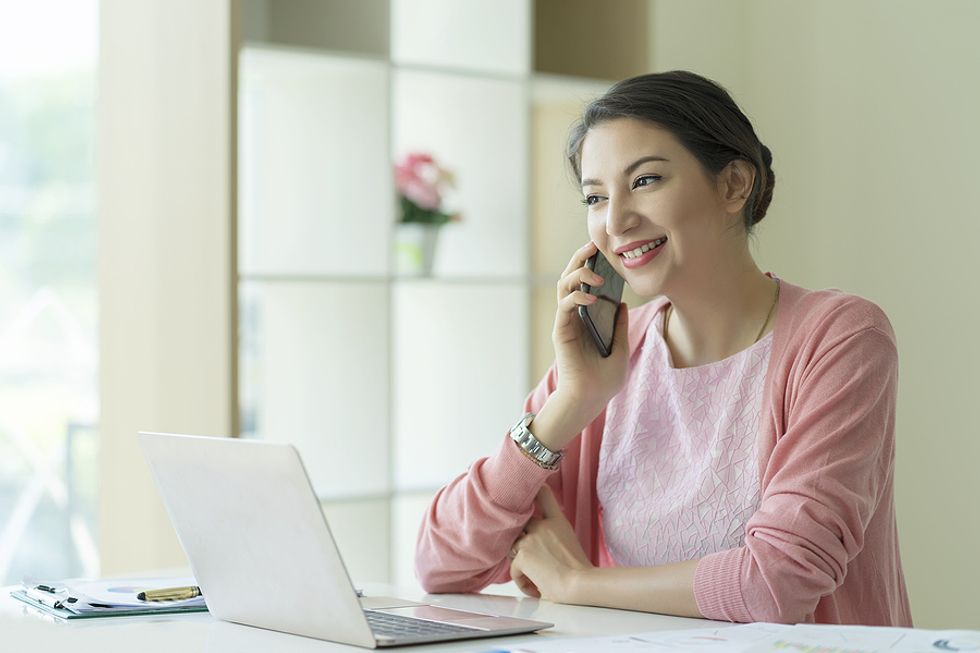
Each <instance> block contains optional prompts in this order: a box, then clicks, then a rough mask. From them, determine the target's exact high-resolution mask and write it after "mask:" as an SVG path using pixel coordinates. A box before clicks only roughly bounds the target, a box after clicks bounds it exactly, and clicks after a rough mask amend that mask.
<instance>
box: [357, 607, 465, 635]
mask: <svg viewBox="0 0 980 653" xmlns="http://www.w3.org/2000/svg"><path fill="white" fill-rule="evenodd" d="M364 615H365V616H366V617H367V620H368V625H369V626H371V630H372V631H374V634H375V635H387V636H389V637H398V638H402V637H421V636H426V635H450V634H453V633H471V632H473V631H474V630H479V629H478V628H467V627H466V626H456V625H453V624H443V623H438V622H436V621H425V620H424V619H416V618H414V617H403V616H402V615H398V614H387V613H385V612H374V611H372V610H365V611H364Z"/></svg>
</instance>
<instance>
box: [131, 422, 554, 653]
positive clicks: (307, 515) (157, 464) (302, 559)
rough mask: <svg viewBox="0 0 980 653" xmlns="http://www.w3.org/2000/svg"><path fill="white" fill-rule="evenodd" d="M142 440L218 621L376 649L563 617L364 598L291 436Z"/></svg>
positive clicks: (526, 629) (532, 627) (507, 631)
mask: <svg viewBox="0 0 980 653" xmlns="http://www.w3.org/2000/svg"><path fill="white" fill-rule="evenodd" d="M139 441H140V445H141V447H142V449H143V453H144V456H145V457H146V460H147V462H148V463H149V466H150V469H151V470H152V472H153V476H154V477H155V478H156V483H157V487H158V488H159V490H160V494H161V495H162V496H163V502H164V505H165V506H166V508H167V512H168V514H169V515H170V520H171V522H173V525H174V528H175V529H176V531H177V536H178V537H179V538H180V543H181V545H182V546H183V547H184V552H185V553H186V554H187V558H188V561H189V562H190V565H191V569H192V570H193V573H194V577H195V579H196V580H197V584H198V585H199V586H200V588H201V592H202V593H203V594H204V597H205V600H206V601H207V605H208V609H209V610H210V612H211V614H212V615H214V616H215V617H216V618H217V619H223V620H225V621H231V622H235V623H240V624H246V625H249V626H257V627H260V628H267V629H269V630H276V631H281V632H286V633H293V634H296V635H305V636H307V637H314V638H317V639H322V640H327V641H331V642H340V643H343V644H353V645H356V646H363V647H366V648H378V647H387V646H401V645H404V644H421V643H424V642H441V641H447V640H458V639H475V638H480V637H495V636H500V635H514V634H520V633H530V632H534V631H537V630H540V629H542V628H549V627H551V626H553V625H554V624H550V623H546V622H542V621H530V620H526V619H516V618H512V617H506V616H496V615H490V614H482V613H477V612H469V611H465V610H455V609H449V608H445V607H441V606H438V605H429V604H424V603H418V602H415V601H406V600H401V599H394V598H387V597H367V598H359V597H358V593H357V591H356V590H355V589H354V586H353V585H352V583H351V580H350V576H349V575H348V573H347V568H346V567H345V566H344V561H343V560H342V559H341V556H340V552H339V551H338V550H337V545H336V543H335V542H334V539H333V536H332V535H331V533H330V527H329V526H328V524H327V520H326V518H325V517H324V515H323V511H322V510H321V508H320V502H319V500H318V499H317V497H316V494H315V493H314V491H313V486H312V485H311V484H310V480H309V477H308V476H307V473H306V469H305V468H304V467H303V463H302V461H301V459H300V456H299V452H297V451H296V449H295V448H294V447H293V446H292V445H289V444H280V443H272V442H261V441H256V440H243V439H239V438H215V437H205V436H196V435H177V434H167V433H140V434H139Z"/></svg>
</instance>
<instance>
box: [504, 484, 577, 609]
mask: <svg viewBox="0 0 980 653" xmlns="http://www.w3.org/2000/svg"><path fill="white" fill-rule="evenodd" d="M534 502H535V504H536V505H537V506H538V509H539V511H540V512H541V514H542V517H540V518H537V517H535V518H532V519H531V521H529V522H528V524H527V526H526V527H525V528H524V534H523V535H521V536H520V537H519V538H517V541H516V542H514V546H513V547H512V548H511V555H510V557H511V559H512V562H511V565H510V576H511V578H513V579H514V582H516V583H517V586H518V587H519V588H520V589H521V591H522V592H524V593H525V594H527V595H529V596H534V597H541V598H545V599H548V600H549V601H554V602H556V603H573V602H575V601H574V600H573V598H572V591H573V589H574V585H575V583H574V581H575V578H576V576H578V575H579V572H582V571H584V570H587V569H591V568H592V567H593V565H592V563H591V562H589V558H588V556H586V555H585V551H583V550H582V545H581V544H579V541H578V538H577V537H575V531H574V530H573V529H572V525H571V524H570V523H569V521H568V520H567V519H565V514H564V513H563V512H562V511H561V506H559V505H558V500H557V499H555V495H554V494H552V492H551V488H550V487H548V486H547V485H545V486H544V487H542V488H541V491H540V492H538V496H537V497H536V498H535V500H534Z"/></svg>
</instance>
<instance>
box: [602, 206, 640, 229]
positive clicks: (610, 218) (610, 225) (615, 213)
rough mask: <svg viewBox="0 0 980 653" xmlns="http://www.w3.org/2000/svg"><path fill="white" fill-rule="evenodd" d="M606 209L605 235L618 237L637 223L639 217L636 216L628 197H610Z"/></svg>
mask: <svg viewBox="0 0 980 653" xmlns="http://www.w3.org/2000/svg"><path fill="white" fill-rule="evenodd" d="M606 207H607V210H606V233H607V234H609V235H610V236H620V235H622V234H624V233H626V232H628V231H629V230H630V229H632V228H633V227H635V226H636V224H637V222H639V216H638V215H637V214H636V211H635V210H634V207H633V206H632V203H631V202H630V200H629V196H626V197H623V198H612V197H610V198H609V201H608V202H607V203H606Z"/></svg>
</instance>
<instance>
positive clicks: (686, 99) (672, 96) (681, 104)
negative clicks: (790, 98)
mask: <svg viewBox="0 0 980 653" xmlns="http://www.w3.org/2000/svg"><path fill="white" fill-rule="evenodd" d="M614 118H636V119H639V120H646V121H648V122H652V123H656V124H657V125H658V126H660V127H662V128H664V129H666V130H667V131H669V132H671V133H672V134H673V135H674V137H675V138H676V139H677V140H679V141H680V142H681V144H683V145H684V146H685V147H686V148H687V149H688V150H690V151H691V153H692V154H693V155H694V157H695V158H697V160H698V161H700V162H701V165H703V166H704V167H705V168H706V169H707V170H708V171H709V172H710V173H711V174H713V175H717V174H718V173H719V172H721V170H722V169H724V167H725V166H727V165H728V164H729V163H730V162H731V161H733V160H735V159H744V160H746V161H748V162H749V163H751V164H752V165H753V166H755V170H756V174H755V182H754V184H753V186H752V192H751V193H750V194H749V198H748V201H747V202H746V205H745V213H744V218H745V231H746V232H747V233H751V231H752V227H753V225H755V224H756V223H757V222H759V221H760V220H762V218H763V217H765V215H766V209H767V208H769V202H771V201H772V189H773V186H774V185H775V183H776V176H775V174H773V171H772V153H771V152H770V151H769V148H768V147H766V146H765V145H763V144H762V143H761V142H760V141H759V137H758V136H756V135H755V130H753V129H752V123H750V122H749V119H748V118H746V117H745V114H744V113H742V111H741V109H739V108H738V105H737V104H735V101H734V100H733V99H732V97H731V96H730V95H729V94H728V91H726V90H725V89H724V88H722V86H721V85H720V84H718V83H717V82H713V81H712V80H710V79H707V78H706V77H702V76H701V75H697V74H695V73H692V72H688V71H686V70H674V71H671V72H665V73H650V74H647V75H639V76H637V77H631V78H629V79H625V80H623V81H621V82H617V83H616V84H615V85H614V86H613V87H612V88H610V89H609V90H608V91H607V92H606V93H605V95H603V96H601V97H599V98H596V99H595V100H593V101H592V102H590V103H589V104H588V105H587V106H586V107H585V111H583V113H582V117H581V119H579V121H578V122H577V123H575V124H574V125H573V126H572V129H571V132H570V133H569V137H568V148H567V150H566V156H567V157H568V162H569V164H570V165H571V167H572V171H573V172H574V173H575V178H576V180H580V179H581V178H582V170H581V159H580V157H581V154H582V142H583V141H584V140H585V136H586V134H588V132H589V130H590V129H592V127H595V126H596V125H598V124H600V123H602V122H605V121H607V120H612V119H614Z"/></svg>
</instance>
